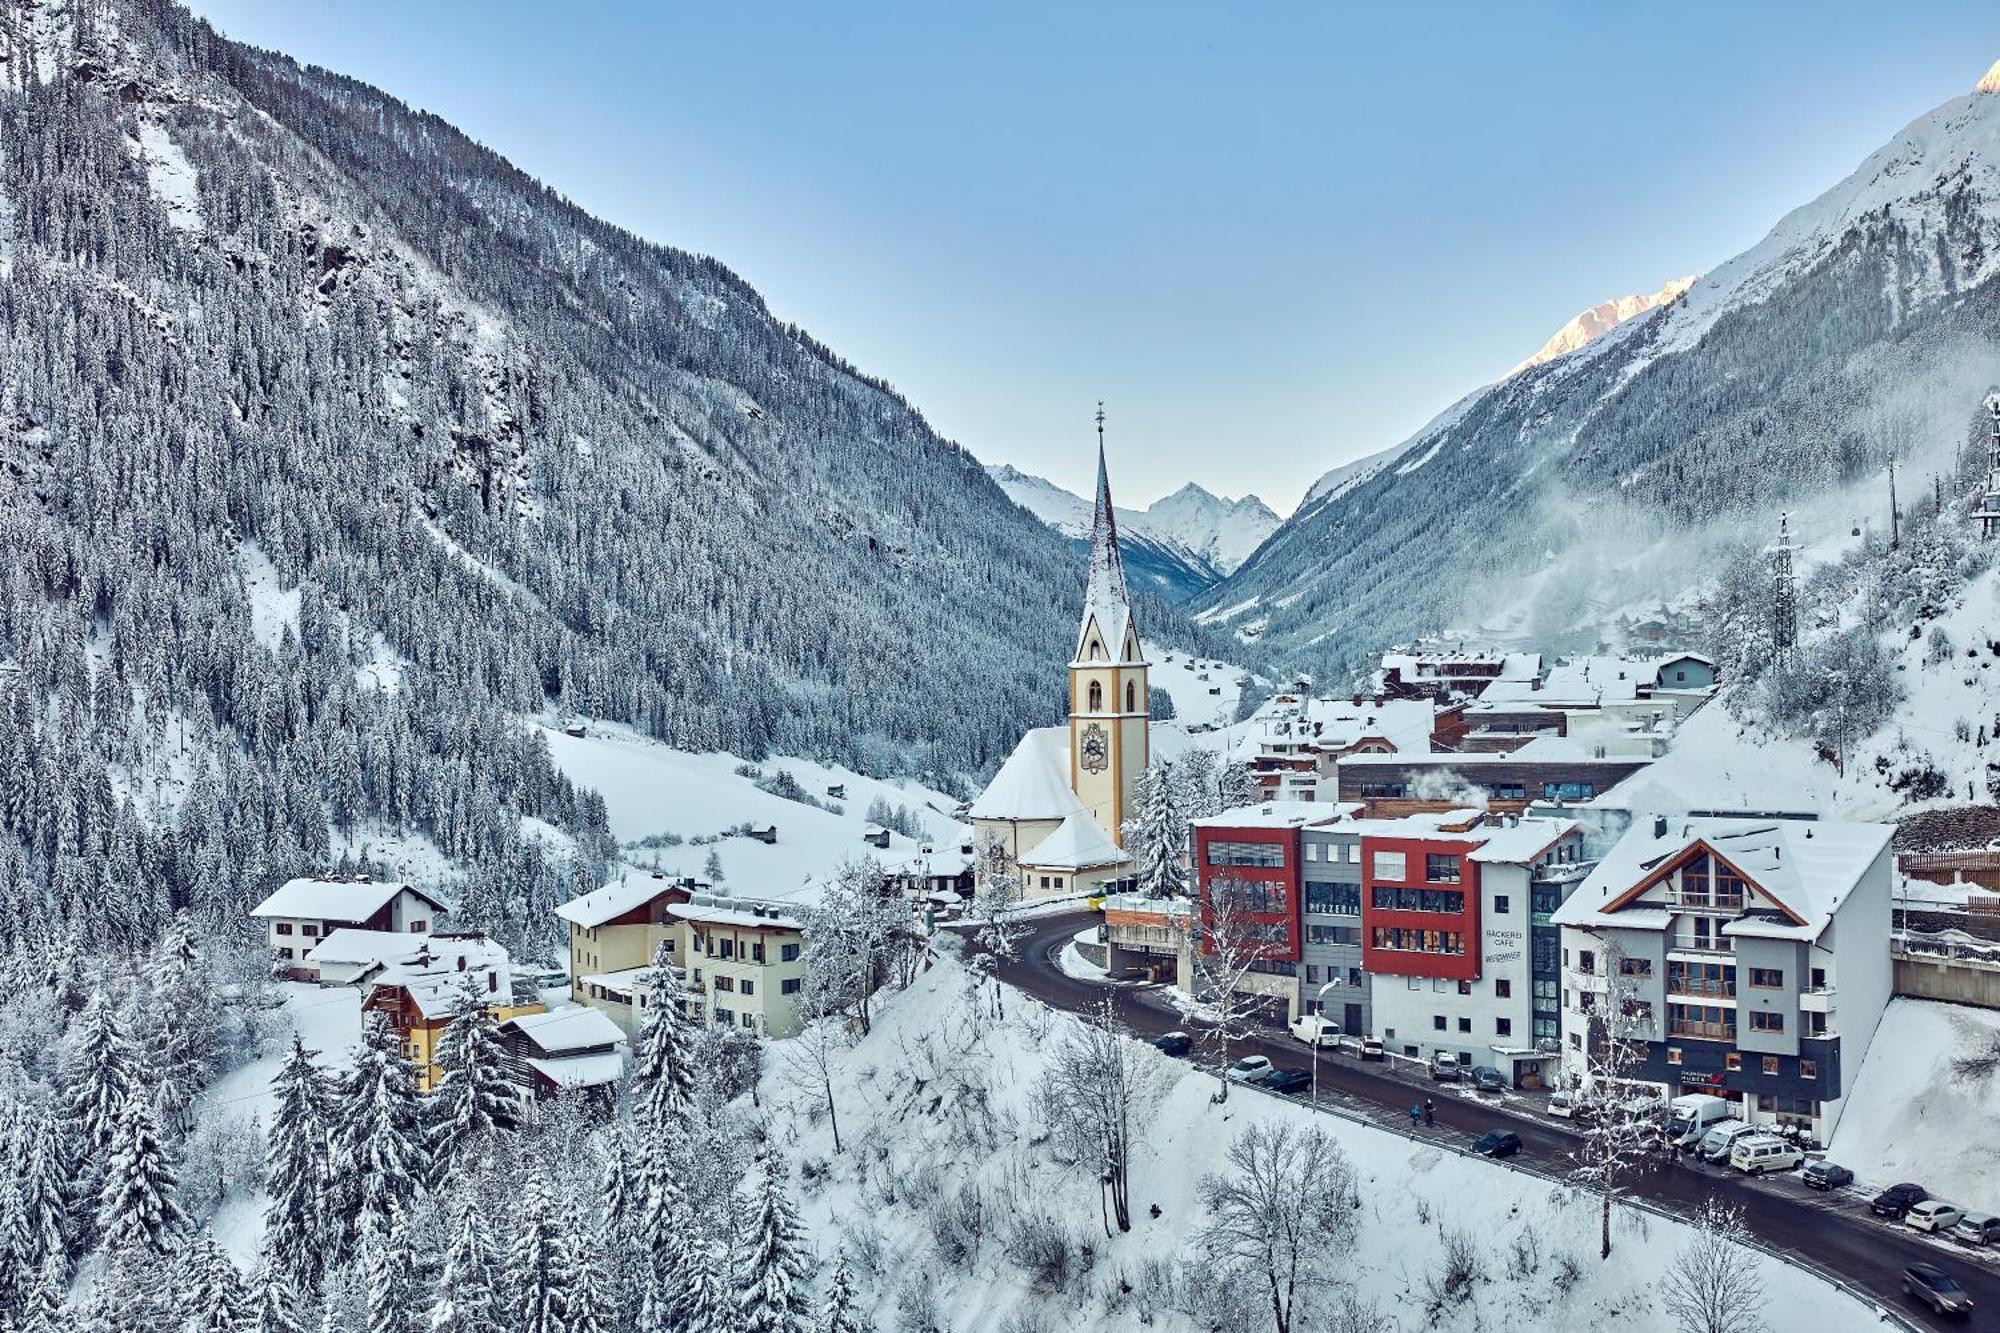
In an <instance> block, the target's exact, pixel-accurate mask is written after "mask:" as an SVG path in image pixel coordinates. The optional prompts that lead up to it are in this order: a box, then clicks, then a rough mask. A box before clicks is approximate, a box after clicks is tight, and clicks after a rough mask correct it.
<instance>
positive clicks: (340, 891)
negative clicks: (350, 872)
mask: <svg viewBox="0 0 2000 1333" xmlns="http://www.w3.org/2000/svg"><path fill="white" fill-rule="evenodd" d="M405 889H408V890H409V891H410V892H411V893H414V894H415V895H416V896H417V897H419V898H422V899H423V900H424V901H425V902H427V903H429V904H430V905H431V906H433V907H437V908H442V907H443V906H444V904H443V903H441V902H439V901H438V900H437V898H436V897H435V896H434V895H432V894H429V893H426V892H425V891H424V890H422V889H420V888H417V887H416V886H414V885H411V884H404V883H400V882H398V881H395V880H382V879H361V880H356V879H337V878H326V879H320V878H305V879H288V880H286V881H285V882H284V883H283V884H280V885H279V886H278V887H277V889H276V890H274V891H273V892H272V894H271V896H270V897H268V898H266V899H265V900H264V901H263V902H261V903H258V904H257V905H256V906H255V907H253V908H251V909H250V915H251V916H275V917H294V918H298V919H301V920H310V921H366V920H367V919H368V918H369V917H371V916H374V915H375V914H376V913H377V912H379V911H381V910H382V909H383V908H384V907H385V906H387V905H388V904H389V903H390V902H392V901H393V900H394V899H395V897H396V895H397V894H399V893H401V892H403V890H405Z"/></svg>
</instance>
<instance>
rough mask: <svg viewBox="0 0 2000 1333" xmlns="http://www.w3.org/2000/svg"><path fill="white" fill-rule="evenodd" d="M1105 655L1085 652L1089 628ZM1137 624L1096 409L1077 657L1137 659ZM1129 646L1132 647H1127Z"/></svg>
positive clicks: (1120, 660)
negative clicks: (1093, 492) (1093, 491)
mask: <svg viewBox="0 0 2000 1333" xmlns="http://www.w3.org/2000/svg"><path fill="white" fill-rule="evenodd" d="M1093 630H1094V631H1095V634H1096V636H1097V637H1098V641H1099V642H1100V643H1101V644H1102V645H1103V649H1104V656H1102V657H1098V658H1092V657H1091V656H1090V653H1089V647H1090V643H1091V638H1092V633H1093ZM1138 633H1139V627H1138V624H1137V622H1135V621H1134V620H1133V618H1132V598H1131V596H1130V594H1129V593H1127V592H1126V590H1125V562H1124V560H1123V559H1122V558H1121V557H1120V555H1119V554H1118V515H1117V511H1115V510H1114V509H1113V508H1112V507H1111V479H1110V477H1109V476H1108V475H1107V474H1106V472H1105V470H1104V425H1103V420H1102V414H1101V413H1100V414H1099V422H1098V436H1097V508H1096V512H1095V513H1094V514H1093V515H1092V516H1091V523H1090V577H1089V580H1088V581H1087V582H1086V583H1085V584H1084V590H1083V619H1082V621H1081V623H1079V625H1078V626H1077V632H1076V657H1075V661H1076V662H1077V663H1078V664H1079V665H1081V664H1082V663H1084V662H1087V661H1098V662H1136V661H1138V660H1140V658H1141V656H1142V652H1143V650H1141V649H1140V648H1139V646H1138ZM1128 647H1130V648H1131V649H1132V650H1133V651H1131V652H1130V653H1127V651H1126V649H1127V648H1128Z"/></svg>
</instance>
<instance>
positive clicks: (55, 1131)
mask: <svg viewBox="0 0 2000 1333" xmlns="http://www.w3.org/2000/svg"><path fill="white" fill-rule="evenodd" d="M22 1124H23V1126H24V1128H23V1131H22V1136H23V1138H24V1140H25V1142H24V1143H23V1144H22V1145H21V1148H20V1152H21V1160H22V1165H21V1176H20V1188H21V1218H22V1224H23V1228H24V1230H25V1232H26V1233H27V1235H28V1236H29V1237H30V1238H31V1239H30V1240H29V1241H27V1242H24V1243H26V1244H31V1245H32V1246H33V1252H34V1253H35V1254H37V1255H39V1256H41V1258H42V1260H43V1261H44V1262H45V1263H46V1261H47V1260H48V1259H51V1258H57V1259H62V1260H64V1262H63V1263H62V1265H61V1267H62V1270H63V1274H64V1276H65V1277H67V1276H68V1273H69V1265H68V1262H67V1249H66V1238H67V1236H68V1234H69V1232H70V1230H71V1226H70V1197H71V1190H72V1189H73V1188H79V1187H80V1186H81V1183H82V1179H83V1177H82V1175H81V1173H79V1175H78V1176H77V1178H76V1180H75V1182H74V1183H73V1182H72V1179H71V1177H70V1176H69V1175H68V1174H67V1169H66V1167H65V1165H64V1161H63V1157H64V1153H63V1142H62V1131H61V1130H60V1129H59V1128H58V1127H57V1125H56V1123H55V1118H54V1117H53V1116H52V1115H50V1114H48V1113H47V1112H46V1111H45V1110H42V1109H39V1108H27V1109H26V1117H25V1119H24V1120H23V1121H22ZM84 1203H85V1205H86V1209H85V1210H86V1211H88V1210H89V1208H92V1207H94V1206H95V1204H94V1201H93V1200H91V1199H90V1198H89V1197H88V1196H85V1198H84Z"/></svg>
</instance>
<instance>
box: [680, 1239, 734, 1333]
mask: <svg viewBox="0 0 2000 1333" xmlns="http://www.w3.org/2000/svg"><path fill="white" fill-rule="evenodd" d="M678 1251H679V1252H678V1255H677V1259H678V1266H677V1271H678V1273H679V1275H680V1287H679V1289H678V1290H670V1291H668V1292H667V1293H666V1294H665V1296H664V1308H665V1309H666V1311H667V1319H666V1323H665V1325H664V1327H666V1328H668V1329H671V1330H674V1333H734V1330H735V1327H736V1319H737V1310H736V1305H735V1302H734V1301H732V1300H731V1299H730V1291H729V1284H728V1282H727V1281H726V1280H725V1278H724V1276H723V1256H722V1255H721V1254H720V1253H718V1252H717V1250H716V1247H715V1246H714V1245H713V1244H711V1243H710V1242H709V1241H708V1240H707V1239H706V1238H705V1237H703V1236H701V1235H699V1234H698V1233H696V1232H695V1231H694V1230H693V1229H692V1228H689V1229H687V1230H686V1231H684V1232H683V1233H682V1244H681V1245H680V1246H679V1247H678Z"/></svg>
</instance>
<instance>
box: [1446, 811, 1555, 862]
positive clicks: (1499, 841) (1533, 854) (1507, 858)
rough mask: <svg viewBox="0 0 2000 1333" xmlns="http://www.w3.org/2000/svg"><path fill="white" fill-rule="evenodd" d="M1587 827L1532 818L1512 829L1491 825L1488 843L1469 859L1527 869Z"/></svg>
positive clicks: (1507, 826)
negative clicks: (1566, 839)
mask: <svg viewBox="0 0 2000 1333" xmlns="http://www.w3.org/2000/svg"><path fill="white" fill-rule="evenodd" d="M1582 827H1583V826H1582V825H1581V824H1579V823H1577V822H1576V821H1575V820H1574V819H1545V818H1541V817H1539V816H1530V817H1528V818H1525V819H1522V820H1519V821H1518V822H1516V823H1513V824H1508V825H1500V824H1488V825H1486V826H1485V827H1484V828H1482V829H1481V830H1480V831H1481V832H1484V833H1487V834H1488V835H1489V836H1488V837H1487V839H1486V841H1485V843H1484V844H1483V845H1481V846H1479V847H1477V848H1475V849H1474V850H1472V851H1471V852H1469V853H1468V854H1467V855H1468V856H1469V857H1470V858H1471V859H1472V860H1474V861H1481V862H1492V863H1495V864H1498V865H1515V866H1518V865H1527V864H1529V863H1530V862H1532V861H1535V860H1538V859H1539V858H1540V857H1541V856H1542V855H1543V853H1545V852H1547V851H1548V850H1549V849H1550V848H1551V847H1553V846H1555V845H1556V844H1557V843H1559V842H1561V841H1562V840H1563V839H1564V838H1566V837H1568V836H1569V835H1570V834H1572V833H1574V832H1576V831H1577V830H1578V829H1579V828H1582Z"/></svg>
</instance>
